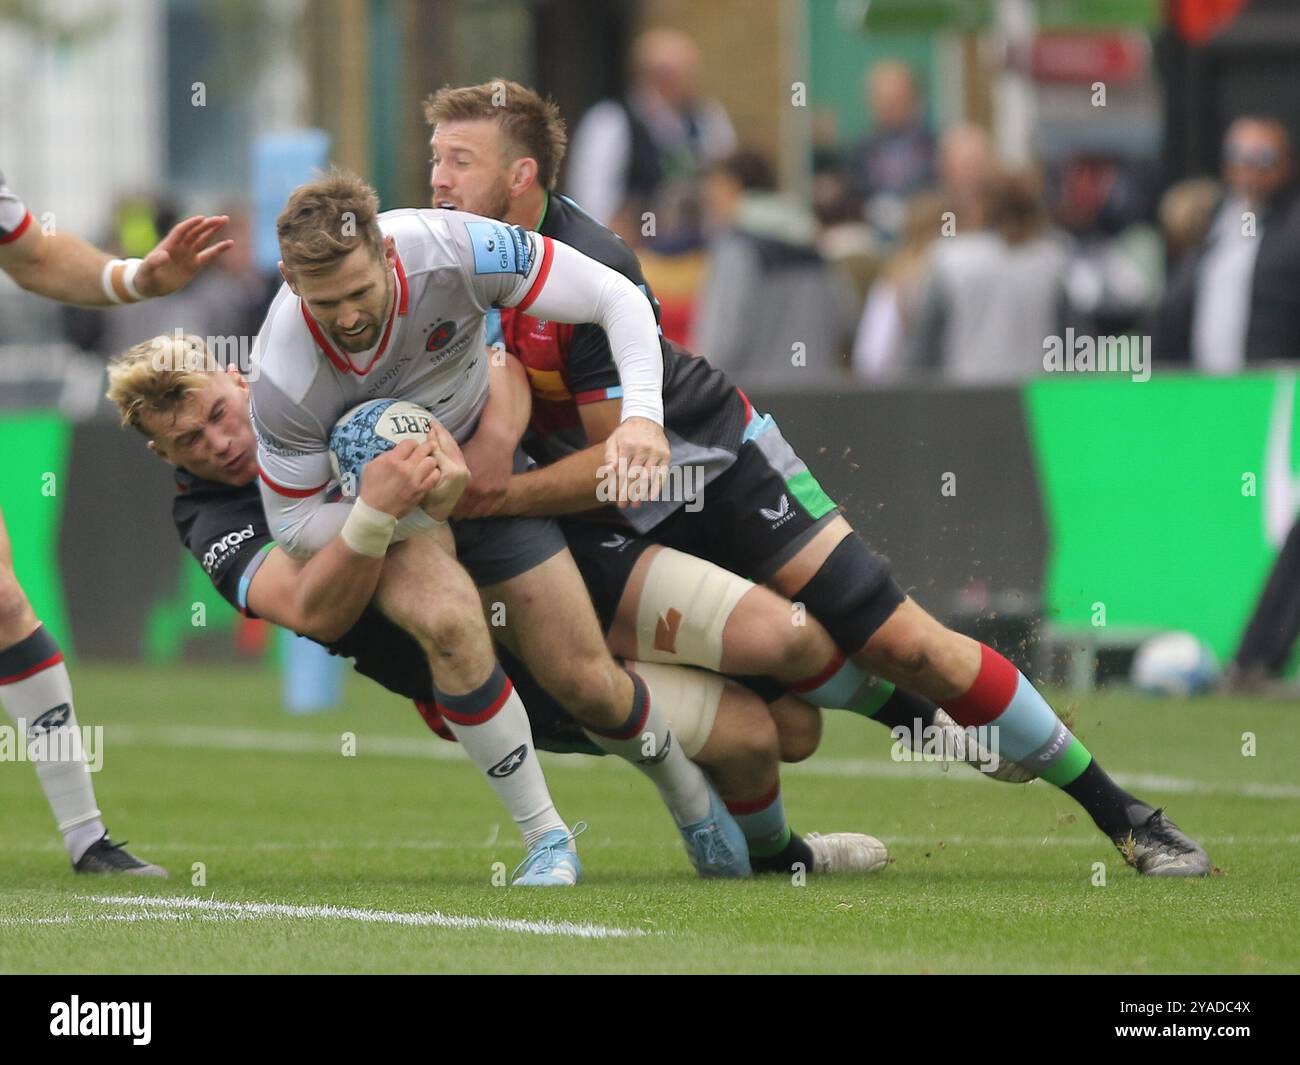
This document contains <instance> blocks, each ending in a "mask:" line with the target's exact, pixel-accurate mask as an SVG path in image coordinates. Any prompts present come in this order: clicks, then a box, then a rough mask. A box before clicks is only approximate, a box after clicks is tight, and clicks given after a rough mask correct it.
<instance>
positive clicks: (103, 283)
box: [99, 259, 146, 303]
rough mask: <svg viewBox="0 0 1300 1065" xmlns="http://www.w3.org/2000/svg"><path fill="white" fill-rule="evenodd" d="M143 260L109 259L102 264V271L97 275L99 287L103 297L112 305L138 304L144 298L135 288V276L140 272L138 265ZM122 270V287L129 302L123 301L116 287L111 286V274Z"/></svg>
mask: <svg viewBox="0 0 1300 1065" xmlns="http://www.w3.org/2000/svg"><path fill="white" fill-rule="evenodd" d="M143 262H144V260H143V259H109V260H108V262H106V263H105V264H104V270H103V272H102V273H101V274H100V275H99V284H100V287H101V288H102V289H103V290H104V295H105V296H106V297H107V298H108V299H109V300H111V301H112V302H113V303H130V302H139V301H140V300H142V299H145V298H146V297H145V296H144V295H142V294H141V292H140V290H139V289H138V288H136V287H135V275H136V274H137V273H139V271H140V265H141V263H143ZM119 266H120V267H121V268H122V276H121V281H122V287H123V288H124V289H126V293H127V295H128V296H130V297H131V298H130V300H124V299H123V298H122V297H121V296H119V295H118V294H117V286H116V285H114V284H113V273H114V271H116V270H117V268H118V267H119Z"/></svg>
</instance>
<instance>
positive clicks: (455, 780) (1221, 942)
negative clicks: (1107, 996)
mask: <svg viewBox="0 0 1300 1065" xmlns="http://www.w3.org/2000/svg"><path fill="white" fill-rule="evenodd" d="M73 684H74V689H75V693H76V697H77V708H78V713H79V715H80V718H81V721H82V723H83V724H100V725H103V726H104V729H105V731H104V750H105V755H104V767H103V771H102V772H101V773H99V774H97V775H96V776H95V779H94V783H95V788H96V791H97V794H98V798H99V803H100V806H101V807H102V809H103V810H104V813H105V817H106V822H107V824H108V826H109V829H110V831H111V832H112V833H113V834H114V836H115V837H116V838H117V839H119V840H120V839H122V838H129V839H130V841H131V849H132V850H133V851H135V852H136V853H138V854H140V855H143V856H144V857H146V858H148V859H150V860H152V861H156V862H159V863H161V864H163V865H166V866H168V867H169V868H170V869H171V872H172V877H171V879H170V880H168V881H144V880H139V879H135V878H111V879H110V878H90V877H74V876H73V875H72V874H71V873H70V871H69V869H68V866H67V863H66V859H65V857H64V854H63V851H62V848H61V847H60V845H59V843H58V841H57V839H56V834H55V832H54V829H53V825H52V824H51V819H50V814H49V810H48V808H47V807H46V805H45V802H44V799H43V797H42V795H41V793H40V790H39V788H38V786H37V783H36V780H35V777H34V773H33V771H32V769H31V767H30V766H28V765H17V764H0V807H2V808H3V809H4V811H5V815H4V817H3V819H0V970H2V971H5V972H40V973H44V972H85V973H96V972H150V973H155V972H164V973H171V972H176V973H188V972H277V973H287V972H466V971H468V972H503V973H504V972H509V973H567V972H611V973H613V972H638V973H650V972H665V973H666V972H672V973H678V972H681V973H688V972H724V973H739V972H881V973H973V972H1077V973H1105V972H1123V973H1156V972H1215V973H1218V972H1224V973H1241V972H1268V973H1277V972H1296V971H1300V935H1297V926H1298V925H1300V917H1298V916H1297V915H1300V883H1297V879H1296V876H1295V870H1296V868H1297V866H1300V801H1298V800H1300V781H1297V779H1296V772H1295V770H1296V766H1297V765H1300V718H1298V717H1297V708H1296V707H1295V705H1294V704H1293V703H1288V702H1283V701H1273V702H1269V701H1250V702H1244V701H1235V700H1228V699H1218V698H1206V699H1200V700H1195V701H1183V700H1167V701H1162V700H1148V699H1143V698H1139V697H1135V696H1127V695H1098V696H1094V697H1089V698H1087V699H1084V700H1081V701H1079V702H1077V704H1076V705H1075V706H1074V710H1073V712H1074V720H1075V728H1076V731H1077V732H1078V734H1079V735H1080V736H1081V738H1082V739H1083V740H1084V742H1085V743H1087V744H1088V745H1089V747H1090V748H1091V750H1092V751H1093V753H1094V754H1096V755H1097V757H1098V758H1099V759H1100V760H1101V762H1102V764H1103V765H1104V766H1105V767H1106V768H1107V769H1108V770H1109V771H1110V772H1111V773H1112V775H1116V776H1117V777H1119V779H1120V780H1121V782H1122V783H1124V784H1126V785H1127V786H1128V787H1129V788H1130V790H1132V791H1135V792H1136V793H1137V794H1139V795H1141V796H1142V797H1143V798H1145V799H1147V800H1148V801H1149V802H1152V803H1155V804H1158V805H1163V806H1167V807H1168V809H1169V811H1170V814H1171V816H1172V817H1173V818H1174V819H1175V820H1176V821H1177V822H1178V823H1179V824H1180V825H1181V826H1182V827H1183V828H1184V829H1185V830H1186V831H1187V832H1189V833H1190V834H1191V835H1193V836H1195V837H1196V838H1198V839H1200V840H1201V841H1202V842H1204V843H1205V844H1206V846H1207V847H1208V849H1209V851H1210V855H1211V857H1212V858H1213V859H1214V861H1215V864H1216V866H1218V868H1219V873H1218V874H1217V875H1215V876H1213V877H1211V878H1208V879H1206V880H1201V881H1177V880H1174V881H1162V880H1145V879H1142V878H1139V877H1138V876H1137V875H1136V874H1135V873H1134V872H1133V871H1132V870H1130V869H1128V868H1126V867H1125V866H1124V865H1123V863H1122V861H1121V860H1120V858H1119V856H1118V854H1117V853H1116V852H1115V851H1114V849H1113V848H1112V847H1111V846H1110V845H1109V844H1108V843H1107V842H1106V840H1104V839H1103V838H1102V837H1101V835H1100V833H1098V832H1097V831H1096V830H1095V828H1094V827H1093V826H1092V824H1091V822H1090V821H1089V820H1088V818H1087V816H1086V815H1085V814H1084V813H1083V812H1082V810H1080V809H1079V808H1078V807H1077V806H1076V805H1075V804H1074V803H1073V802H1072V801H1071V800H1070V799H1069V798H1068V797H1066V796H1065V795H1064V794H1062V793H1061V792H1059V791H1057V790H1056V789H1054V788H1052V787H1050V786H1049V785H1046V784H1044V783H1042V782H1041V781H1040V782H1037V783H1034V784H1032V785H1028V786H1013V785H1003V784H996V783H992V782H990V781H986V780H983V779H980V778H979V777H977V776H976V775H975V774H974V773H973V772H971V771H970V770H967V769H964V768H956V769H953V770H951V771H950V772H948V773H944V772H943V771H942V770H940V769H939V768H937V767H935V766H930V765H899V764H895V763H893V762H891V761H890V758H889V747H890V743H889V737H888V734H887V733H886V731H885V730H884V729H883V728H880V727H879V726H877V725H872V724H870V723H868V722H864V721H862V720H861V719H859V718H856V717H853V716H851V715H848V714H844V713H829V714H827V728H826V738H825V740H824V742H823V745H822V749H821V751H820V752H819V753H818V754H817V755H816V756H814V758H813V759H812V760H811V761H810V762H808V763H806V764H804V765H801V766H793V767H787V772H786V775H785V796H786V804H787V808H788V810H789V812H790V815H791V820H792V823H793V824H794V826H795V827H796V828H797V829H801V830H804V831H808V830H817V831H823V832H829V831H836V830H860V831H866V832H870V833H872V834H874V835H877V836H879V837H881V838H882V839H884V840H885V841H886V843H888V844H889V847H890V852H891V854H892V856H893V858H894V861H893V864H891V865H890V866H889V868H888V869H886V870H885V871H884V872H882V873H880V874H877V875H874V876H871V877H866V878H860V879H858V878H842V877H841V878H826V879H822V880H818V879H816V878H809V879H808V882H807V884H806V885H805V886H796V885H794V884H792V883H791V881H790V880H789V879H788V878H764V879H759V880H755V881H751V882H746V883H720V882H709V883H706V882H701V881H698V880H696V879H695V877H694V876H693V874H692V872H691V870H690V867H689V865H688V863H687V861H686V858H685V855H684V853H683V852H682V849H681V845H680V843H679V841H678V839H677V836H676V833H675V832H674V831H673V829H672V827H671V823H670V820H669V817H668V814H667V812H666V810H664V808H663V807H662V806H661V805H660V803H659V801H658V799H657V797H656V796H655V795H654V794H653V792H652V790H651V788H650V787H649V785H648V784H647V783H646V782H645V781H643V780H641V779H640V778H639V777H638V775H637V774H636V773H635V772H634V771H633V770H631V769H630V768H629V767H627V766H626V765H623V764H621V763H616V762H615V761H614V760H613V759H609V758H605V759H592V758H583V757H580V756H564V757H554V756H544V761H545V764H546V769H547V776H548V779H549V781H550V784H551V790H552V792H553V794H554V796H555V798H556V802H557V804H558V805H559V807H560V810H561V812H562V813H563V814H564V815H565V816H566V817H567V818H568V819H569V822H570V824H572V823H573V822H575V821H577V820H579V819H582V820H586V821H588V822H589V824H590V828H589V829H588V830H587V832H586V833H585V834H584V835H583V836H582V837H581V839H580V841H579V842H580V847H579V851H580V854H581V856H582V860H583V863H584V875H585V882H584V883H583V884H582V885H581V886H580V887H578V888H576V889H572V890H549V891H538V890H524V889H508V888H503V887H497V886H493V876H494V872H495V873H497V874H498V879H499V878H500V873H501V871H502V867H504V872H505V873H508V872H509V871H510V870H511V869H513V867H514V865H515V863H516V862H518V861H519V859H520V858H522V856H523V855H522V851H521V847H520V844H519V841H518V837H517V835H516V833H515V831H514V828H513V826H512V825H510V824H509V823H508V822H507V821H506V820H505V819H504V817H503V816H502V814H501V812H500V809H499V807H498V806H497V804H496V802H495V799H494V797H493V796H492V794H491V793H490V790H489V788H488V786H487V785H486V783H485V782H484V781H483V780H482V779H481V778H480V777H479V775H478V774H477V773H476V772H475V771H474V770H473V768H472V767H471V766H470V765H469V763H468V761H467V760H466V759H465V758H464V756H463V755H462V754H461V753H460V751H459V750H458V749H457V748H456V747H454V746H453V745H450V744H447V743H445V742H443V741H442V740H439V739H437V738H436V737H434V736H433V735H432V734H431V733H429V732H428V731H427V730H426V729H425V727H424V725H423V723H422V722H421V721H420V720H419V718H418V716H417V715H416V713H415V711H414V709H412V708H411V707H410V706H409V704H406V703H404V702H402V701H401V700H399V699H396V698H395V697H392V696H390V695H388V694H387V693H385V692H383V691H381V690H380V689H378V688H377V687H375V686H373V685H371V684H369V683H368V682H365V681H363V680H361V679H360V678H357V677H350V678H349V682H348V688H347V697H346V704H347V709H346V710H344V711H341V712H337V713H332V714H322V715H316V716H313V717H308V718H293V717H289V716H288V715H286V714H284V713H282V712H281V711H280V710H279V708H278V689H277V680H276V678H275V677H274V676H273V675H271V674H270V673H267V672H263V671H260V670H243V669H234V668H231V669H213V668H207V669H186V670H184V671H159V672H151V671H144V670H139V669H126V668H106V667H94V666H88V665H86V666H81V665H79V666H75V667H74V668H73ZM1065 702H1066V701H1065V700H1061V701H1060V703H1061V706H1062V708H1063V707H1064V704H1065ZM5 723H7V721H6V722H5ZM1248 732H1249V733H1252V734H1253V735H1254V737H1255V744H1256V754H1255V755H1254V756H1246V755H1243V753H1242V750H1243V742H1244V741H1243V733H1248ZM345 733H352V734H354V735H355V750H356V753H355V756H345V755H344V754H343V753H342V751H343V748H344V745H345V742H346V740H345V736H344V734H345ZM197 863H201V864H197ZM495 863H501V864H499V865H498V864H495ZM1094 863H1104V867H1105V869H1104V875H1105V884H1104V886H1098V885H1095V884H1094V880H1096V879H1098V875H1097V873H1096V868H1095V865H1094ZM199 881H202V883H199Z"/></svg>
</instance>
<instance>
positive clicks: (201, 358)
mask: <svg viewBox="0 0 1300 1065" xmlns="http://www.w3.org/2000/svg"><path fill="white" fill-rule="evenodd" d="M221 372H222V371H221V364H220V363H219V362H217V360H216V358H215V356H213V355H212V353H211V352H210V351H208V349H207V346H206V345H205V344H204V343H203V339H202V338H201V337H197V336H191V335H189V334H186V335H184V336H180V335H176V334H168V333H164V334H162V335H161V336H156V337H154V338H153V339H152V340H145V341H143V342H141V343H139V344H136V345H135V346H134V347H130V348H128V349H127V350H126V351H124V352H123V353H122V354H121V355H119V356H118V357H117V358H116V359H113V360H112V361H111V362H110V363H109V364H108V392H107V396H108V398H109V399H110V400H111V401H112V402H113V405H114V406H116V407H117V412H118V414H120V415H121V417H122V425H123V426H128V425H129V426H130V427H131V428H133V429H138V430H139V431H140V432H141V433H143V434H144V435H145V436H150V437H151V436H152V435H153V434H152V433H150V432H149V430H148V429H146V428H145V427H144V425H142V424H141V421H140V418H141V416H142V415H144V414H157V415H163V416H165V415H173V416H174V415H175V414H176V413H177V412H178V411H179V410H180V409H181V407H182V405H183V404H184V403H185V398H186V397H187V396H188V395H189V394H190V393H191V392H197V391H199V390H200V389H202V388H203V387H204V386H205V385H207V383H208V380H209V379H210V378H211V377H212V375H213V374H217V373H221Z"/></svg>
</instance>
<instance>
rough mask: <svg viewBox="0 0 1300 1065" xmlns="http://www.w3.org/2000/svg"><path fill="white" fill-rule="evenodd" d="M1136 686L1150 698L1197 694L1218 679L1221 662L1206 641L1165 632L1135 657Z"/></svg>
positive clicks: (1140, 649) (1132, 675) (1131, 674)
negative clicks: (1154, 696)
mask: <svg viewBox="0 0 1300 1065" xmlns="http://www.w3.org/2000/svg"><path fill="white" fill-rule="evenodd" d="M1130 676H1131V677H1132V680H1133V685H1134V687H1136V688H1138V689H1139V690H1140V691H1144V692H1147V693H1149V694H1151V695H1196V694H1198V693H1200V692H1204V691H1208V690H1209V689H1210V688H1211V687H1212V686H1213V685H1214V682H1215V681H1216V680H1217V679H1218V677H1219V663H1218V661H1217V660H1216V658H1215V657H1214V652H1213V651H1212V650H1210V647H1209V646H1208V645H1207V644H1206V642H1205V641H1204V640H1202V639H1200V638H1199V637H1197V636H1194V635H1193V634H1192V633H1190V632H1162V633H1161V634H1160V635H1159V636H1152V637H1151V638H1150V639H1149V640H1146V641H1145V642H1143V643H1142V645H1141V646H1140V647H1138V649H1137V654H1135V655H1134V656H1133V668H1132V671H1131V673H1130Z"/></svg>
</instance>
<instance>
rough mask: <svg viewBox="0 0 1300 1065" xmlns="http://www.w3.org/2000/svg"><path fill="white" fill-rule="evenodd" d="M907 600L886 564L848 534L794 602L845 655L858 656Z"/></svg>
mask: <svg viewBox="0 0 1300 1065" xmlns="http://www.w3.org/2000/svg"><path fill="white" fill-rule="evenodd" d="M904 598H905V596H904V595H903V591H902V589H901V588H899V587H898V584H897V583H896V582H895V581H894V578H893V576H892V575H891V574H890V572H889V560H888V559H886V558H885V557H884V556H883V555H878V554H876V553H875V552H874V551H872V550H871V549H870V548H869V547H867V545H866V544H865V543H863V542H862V538H861V537H860V536H858V534H857V533H850V534H849V535H848V536H846V537H845V538H844V539H843V540H841V541H840V543H839V546H837V547H836V548H835V550H834V551H832V552H831V553H830V556H829V557H828V558H827V559H826V561H825V562H823V563H822V567H821V569H819V570H818V571H817V573H816V574H815V575H814V576H813V579H812V580H810V581H809V582H808V583H807V584H805V585H804V586H803V588H801V589H800V590H799V593H798V594H797V595H795V596H794V600H795V602H799V603H803V605H804V606H806V607H807V608H808V613H810V614H811V615H812V616H813V617H815V618H816V619H817V620H818V621H820V622H821V623H822V624H823V625H825V626H826V631H827V632H829V633H830V634H831V638H832V639H833V640H834V641H835V642H836V644H838V645H839V648H840V650H841V651H843V652H844V653H845V654H846V655H853V654H856V653H857V652H858V651H860V650H861V649H862V645H863V644H865V643H866V642H867V640H869V639H870V638H871V636H872V635H873V634H874V633H875V631H876V630H877V629H878V628H880V626H881V625H883V624H884V623H885V621H886V620H887V619H888V618H889V615H890V614H892V613H893V612H894V611H895V610H897V609H898V607H899V604H901V603H902V602H903V599H904Z"/></svg>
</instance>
